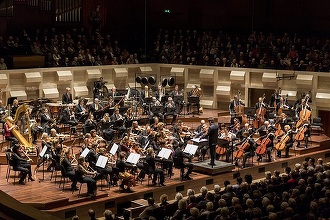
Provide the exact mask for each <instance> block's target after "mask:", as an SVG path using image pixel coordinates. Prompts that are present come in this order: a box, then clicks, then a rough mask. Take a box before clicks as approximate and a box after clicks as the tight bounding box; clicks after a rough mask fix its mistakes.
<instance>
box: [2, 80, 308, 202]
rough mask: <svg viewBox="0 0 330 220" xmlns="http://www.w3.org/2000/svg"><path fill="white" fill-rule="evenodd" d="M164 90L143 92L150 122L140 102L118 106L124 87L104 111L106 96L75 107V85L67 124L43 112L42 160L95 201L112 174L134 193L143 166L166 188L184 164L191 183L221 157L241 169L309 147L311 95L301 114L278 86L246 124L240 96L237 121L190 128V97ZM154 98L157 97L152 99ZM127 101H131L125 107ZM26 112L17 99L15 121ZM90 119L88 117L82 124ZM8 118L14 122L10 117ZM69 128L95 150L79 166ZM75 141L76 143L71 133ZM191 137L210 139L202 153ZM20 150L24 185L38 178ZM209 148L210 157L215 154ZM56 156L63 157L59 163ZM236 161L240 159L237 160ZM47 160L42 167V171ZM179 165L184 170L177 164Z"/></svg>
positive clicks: (232, 105)
mask: <svg viewBox="0 0 330 220" xmlns="http://www.w3.org/2000/svg"><path fill="white" fill-rule="evenodd" d="M100 82H101V81H100ZM102 86H104V83H102ZM156 89H157V91H153V88H149V87H148V86H145V87H144V89H143V91H142V92H141V98H142V99H143V101H142V102H143V103H145V104H148V106H147V107H146V109H147V116H146V117H145V118H143V115H137V108H138V107H143V106H141V105H143V104H141V103H139V102H137V105H138V106H134V105H132V106H128V107H122V106H120V105H119V104H118V103H117V104H116V103H115V97H117V96H119V95H120V93H119V92H118V91H117V89H116V87H113V88H112V90H111V92H110V93H109V95H108V96H107V98H108V100H107V101H103V104H104V107H103V106H102V103H101V102H100V101H99V99H98V98H95V99H94V100H93V102H92V103H89V104H88V103H87V101H85V99H83V98H80V99H79V100H78V104H73V103H72V102H73V100H72V94H71V92H70V88H67V89H66V92H65V93H64V94H63V96H62V103H63V104H62V105H61V106H60V107H59V108H60V111H59V113H60V115H59V117H58V118H59V120H58V121H59V123H57V121H56V119H57V117H56V116H57V115H55V114H54V113H53V111H52V108H53V106H52V105H48V106H44V107H42V109H41V110H42V111H41V112H40V115H39V118H40V121H39V123H40V126H41V127H42V128H43V132H44V133H43V134H42V137H41V142H40V147H41V149H42V148H44V147H46V152H45V156H43V158H42V161H41V162H45V161H47V160H50V161H51V164H49V165H50V167H54V166H56V164H57V163H59V164H60V165H61V166H62V168H63V172H64V173H65V175H66V176H67V177H69V178H70V180H71V181H72V184H71V188H72V189H73V190H76V189H77V186H76V184H77V181H79V182H86V183H87V184H88V194H89V195H90V196H95V195H96V181H97V180H98V179H99V178H100V177H101V176H103V177H104V176H106V177H107V179H108V180H109V184H111V185H117V184H118V183H117V182H118V178H119V179H121V180H122V181H120V182H119V183H121V184H120V188H121V189H122V190H127V191H131V187H133V186H135V185H136V177H135V175H134V174H136V173H137V172H138V169H139V168H140V170H141V169H143V166H141V164H143V162H145V163H147V164H148V167H149V173H151V174H152V185H157V183H156V182H157V179H159V184H158V185H159V186H160V187H161V186H165V181H166V178H167V176H166V175H165V174H164V172H165V170H168V176H169V177H171V176H172V175H173V170H172V169H173V166H175V168H177V167H179V168H180V170H182V171H183V172H182V178H183V179H184V180H191V179H192V178H191V176H190V175H191V173H192V169H193V166H194V161H204V160H205V158H207V157H209V158H210V163H208V164H209V165H211V166H212V167H213V166H216V161H217V160H222V159H223V158H221V157H220V156H221V155H223V156H225V159H223V160H224V161H225V162H227V163H229V162H232V163H233V164H235V165H236V166H238V165H239V163H238V162H239V161H241V168H245V167H246V161H247V159H248V158H249V157H253V156H255V155H257V161H258V162H261V161H262V159H263V157H265V161H267V162H271V161H272V153H273V152H277V153H274V157H275V156H276V157H277V158H280V157H282V155H281V152H282V151H284V152H285V157H289V149H290V148H292V146H293V144H294V143H295V142H296V143H297V145H296V146H297V147H299V146H300V143H301V142H302V143H304V147H305V148H307V146H308V140H309V137H310V136H311V122H310V120H311V112H312V109H311V107H310V106H309V105H308V103H309V102H310V98H309V95H305V96H304V97H303V98H302V99H300V102H299V104H297V108H296V109H293V108H292V107H291V106H290V105H289V103H288V100H287V99H288V97H287V96H282V95H281V94H280V92H281V90H280V89H277V90H275V92H274V94H273V95H272V96H271V98H270V101H269V102H268V101H267V102H266V99H265V96H263V97H259V98H258V101H257V103H256V104H255V105H254V106H253V107H252V109H253V110H254V115H252V116H253V117H252V118H251V120H246V121H245V120H244V117H246V116H245V115H244V107H245V102H244V100H241V99H240V92H238V94H237V95H234V96H233V98H232V99H231V100H228V101H229V110H230V119H231V121H230V123H228V124H221V126H220V124H218V123H216V121H215V119H214V118H212V117H210V118H209V119H208V121H209V123H206V122H205V120H204V119H202V120H200V123H199V124H197V126H196V127H192V128H190V127H188V126H186V125H185V124H184V123H183V121H182V120H181V118H180V112H181V111H182V106H183V104H184V101H183V100H184V99H182V98H180V97H179V96H182V97H183V98H184V94H183V92H182V91H180V90H179V87H178V85H176V86H175V88H174V90H173V91H171V92H170V93H169V94H167V93H166V92H165V89H164V87H162V86H161V85H159V86H158V87H157V88H156ZM153 94H154V96H152V95H153ZM201 95H202V92H201V88H200V87H197V86H194V87H193V88H192V91H191V92H190V93H189V95H188V96H189V97H198V98H199V97H201ZM163 97H166V98H167V100H166V102H165V103H162V101H163V100H165V99H164V98H163ZM189 97H186V98H189ZM126 98H127V97H126ZM147 98H150V100H151V101H150V103H147V101H148V100H146V99H147ZM126 101H127V100H126V99H125V97H124V99H123V102H124V103H125V102H126ZM188 104H190V105H191V104H198V109H199V107H200V106H199V102H198V103H192V102H190V103H188ZM227 106H228V105H227ZM15 108H16V110H15ZM18 108H19V105H18V102H16V101H14V105H13V106H12V111H11V114H12V115H13V116H15V114H13V111H17V109H18ZM270 109H275V110H274V112H275V116H274V118H268V114H267V111H269V110H270ZM188 110H189V109H188ZM284 110H293V111H295V114H296V115H295V116H298V117H297V118H298V120H295V117H294V116H293V117H291V116H289V115H287V114H285V113H287V112H286V111H284ZM96 116H99V117H96ZM138 116H139V117H138ZM228 116H229V115H228ZM169 117H172V118H171V121H170V124H171V125H172V126H167V120H168V118H169ZM82 118H83V119H84V120H81V119H82ZM7 119H8V120H11V121H12V122H13V121H14V120H13V119H11V118H10V117H7ZM142 119H146V120H147V122H146V123H142V121H143V120H142ZM177 119H178V120H177ZM228 119H229V118H228ZM175 122H176V123H175ZM61 124H67V125H69V126H70V127H71V128H75V127H76V126H77V125H78V124H80V125H82V126H83V132H82V134H81V135H82V137H83V139H82V140H84V141H83V143H81V144H80V145H79V147H81V152H82V151H83V149H84V148H86V147H87V148H88V149H89V152H88V154H87V156H85V157H77V158H78V160H77V161H76V162H77V163H78V164H77V165H75V164H73V161H74V160H75V155H73V150H72V148H70V147H68V148H66V147H64V146H63V144H62V142H63V138H62V137H64V136H63V135H62V134H59V133H60V132H61V130H56V129H54V128H53V126H57V125H61ZM60 127H61V126H60ZM13 129H15V130H17V129H18V126H17V125H16V124H15V123H12V126H11V127H9V126H8V124H7V123H5V124H4V135H5V138H6V140H10V141H13V142H16V143H18V142H21V140H20V138H17V137H15V135H13V133H12V132H11V130H13ZM18 130H19V129H18ZM20 132H22V131H20ZM48 134H49V135H48ZM69 137H70V138H71V136H70V135H69ZM73 138H74V137H73ZM191 139H197V140H201V139H206V142H203V143H200V144H198V150H197V152H196V154H194V155H191V154H187V153H185V152H184V149H185V147H186V146H187V144H190V143H194V142H193V141H192V140H191ZM114 143H116V144H117V145H118V150H117V151H116V152H115V153H114V154H110V153H109V152H110V148H111V146H112V145H113V144H114ZM15 146H16V145H14V147H13V148H12V150H13V153H12V159H13V160H15V161H16V164H17V167H16V169H18V170H19V171H21V172H22V174H21V179H20V180H19V183H20V184H25V182H24V180H25V178H26V177H27V176H28V178H29V179H30V180H32V181H33V178H32V176H31V165H30V162H29V160H27V159H26V158H24V157H25V156H24V154H23V152H22V151H23V148H22V149H21V147H15ZM19 146H21V145H19ZM162 149H169V150H170V152H171V154H170V156H169V157H168V158H163V157H159V156H158V154H159V152H161V150H162ZM208 150H209V152H210V153H209V155H207V151H208ZM81 152H80V153H81ZM131 153H135V154H139V155H140V156H141V157H140V159H139V161H138V163H137V164H132V163H130V162H127V161H126V160H127V158H128V156H129V155H130V154H131ZM59 155H60V156H59ZM100 156H105V157H108V162H107V165H106V166H105V167H104V168H101V167H98V166H96V163H97V160H98V158H99V157H100ZM195 156H196V158H195ZM56 158H59V159H57V160H58V161H57V162H56ZM230 158H233V159H232V161H231V160H230ZM266 159H267V160H266ZM178 161H179V162H178ZM39 162H40V161H39ZM41 162H40V163H38V165H37V166H38V167H40V164H41ZM178 164H179V166H177V165H178ZM138 178H143V175H142V174H141V175H139V176H138ZM125 188H126V189H125Z"/></svg>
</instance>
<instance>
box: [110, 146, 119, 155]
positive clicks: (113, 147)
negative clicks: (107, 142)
mask: <svg viewBox="0 0 330 220" xmlns="http://www.w3.org/2000/svg"><path fill="white" fill-rule="evenodd" d="M118 148H119V146H118V144H116V143H114V144H113V145H112V147H111V149H110V154H112V155H115V154H116V153H117V150H118Z"/></svg>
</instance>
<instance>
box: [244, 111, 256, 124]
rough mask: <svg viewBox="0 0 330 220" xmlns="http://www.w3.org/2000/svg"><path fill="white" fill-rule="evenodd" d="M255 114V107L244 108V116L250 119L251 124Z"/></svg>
mask: <svg viewBox="0 0 330 220" xmlns="http://www.w3.org/2000/svg"><path fill="white" fill-rule="evenodd" d="M255 112H256V109H255V108H254V107H244V114H245V115H246V116H247V117H248V121H249V124H251V118H252V117H254V115H255Z"/></svg>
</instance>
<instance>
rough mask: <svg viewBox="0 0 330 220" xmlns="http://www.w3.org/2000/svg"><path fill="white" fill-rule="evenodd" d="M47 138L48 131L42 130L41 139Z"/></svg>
mask: <svg viewBox="0 0 330 220" xmlns="http://www.w3.org/2000/svg"><path fill="white" fill-rule="evenodd" d="M47 139H48V133H46V132H44V133H42V135H41V140H47Z"/></svg>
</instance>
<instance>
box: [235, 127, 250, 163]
mask: <svg viewBox="0 0 330 220" xmlns="http://www.w3.org/2000/svg"><path fill="white" fill-rule="evenodd" d="M250 131H251V130H250ZM251 135H252V133H249V131H247V132H244V133H243V135H242V136H241V141H240V142H238V143H235V144H234V145H233V146H234V147H238V150H237V151H236V152H239V151H242V154H243V155H242V156H243V161H242V168H245V164H246V160H247V158H248V157H253V156H254V154H255V141H254V140H253V138H251ZM241 148H244V149H241ZM234 155H235V152H234ZM235 159H236V161H235V166H238V159H240V157H239V156H235Z"/></svg>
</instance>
